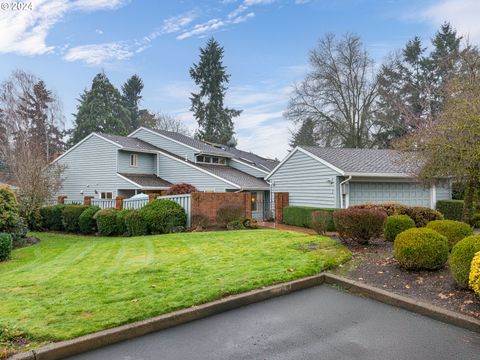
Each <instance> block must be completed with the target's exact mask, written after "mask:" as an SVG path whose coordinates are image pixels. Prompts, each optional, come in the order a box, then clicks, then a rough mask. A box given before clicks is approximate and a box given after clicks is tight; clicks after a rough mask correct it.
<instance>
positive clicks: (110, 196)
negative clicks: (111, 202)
mask: <svg viewBox="0 0 480 360" xmlns="http://www.w3.org/2000/svg"><path fill="white" fill-rule="evenodd" d="M100 199H113V193H112V192H110V191H106V192H103V191H102V192H101V193H100Z"/></svg>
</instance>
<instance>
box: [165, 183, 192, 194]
mask: <svg viewBox="0 0 480 360" xmlns="http://www.w3.org/2000/svg"><path fill="white" fill-rule="evenodd" d="M194 192H198V189H197V188H196V187H195V186H193V185H190V184H187V183H178V184H173V185H172V186H170V187H169V188H168V190H167V191H166V192H165V195H182V194H191V193H194Z"/></svg>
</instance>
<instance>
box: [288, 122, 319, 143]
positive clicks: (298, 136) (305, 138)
mask: <svg viewBox="0 0 480 360" xmlns="http://www.w3.org/2000/svg"><path fill="white" fill-rule="evenodd" d="M290 133H291V135H292V137H291V139H290V147H291V148H292V149H293V148H294V147H296V146H302V145H304V146H317V145H318V143H317V142H318V140H319V138H318V135H317V133H316V130H315V122H314V121H313V120H312V118H306V119H305V120H303V121H302V125H301V126H300V128H299V129H298V131H291V132H290Z"/></svg>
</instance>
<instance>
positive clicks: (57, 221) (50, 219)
mask: <svg viewBox="0 0 480 360" xmlns="http://www.w3.org/2000/svg"><path fill="white" fill-rule="evenodd" d="M64 207H65V205H63V204H58V205H54V206H46V207H43V208H41V209H40V215H41V217H42V225H43V228H44V229H45V230H53V231H62V230H63V223H62V211H63V208H64Z"/></svg>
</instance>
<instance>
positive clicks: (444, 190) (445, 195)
mask: <svg viewBox="0 0 480 360" xmlns="http://www.w3.org/2000/svg"><path fill="white" fill-rule="evenodd" d="M435 191H436V201H438V200H450V199H451V198H452V188H451V186H450V183H449V182H448V181H443V182H441V183H440V184H437V186H436V187H435Z"/></svg>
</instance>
